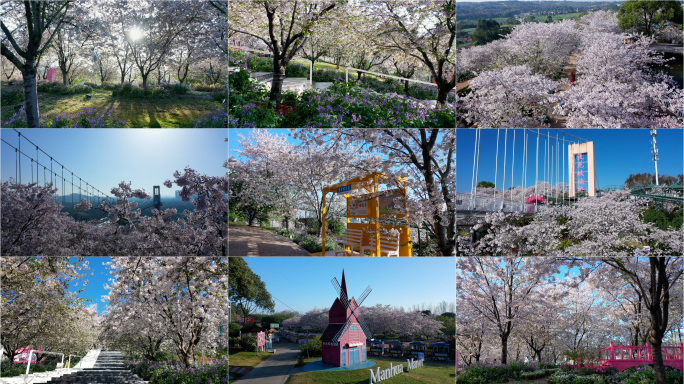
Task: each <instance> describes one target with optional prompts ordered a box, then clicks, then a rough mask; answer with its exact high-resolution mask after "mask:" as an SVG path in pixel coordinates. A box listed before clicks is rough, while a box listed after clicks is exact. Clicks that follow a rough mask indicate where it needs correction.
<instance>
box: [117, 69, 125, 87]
mask: <svg viewBox="0 0 684 384" xmlns="http://www.w3.org/2000/svg"><path fill="white" fill-rule="evenodd" d="M125 82H126V71H125V70H124V71H121V83H119V84H123V83H125Z"/></svg>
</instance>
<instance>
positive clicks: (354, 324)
mask: <svg viewBox="0 0 684 384" xmlns="http://www.w3.org/2000/svg"><path fill="white" fill-rule="evenodd" d="M332 284H333V287H335V289H336V290H337V292H338V293H339V295H340V297H339V298H336V299H335V302H334V303H333V305H332V307H330V311H329V312H328V327H327V328H325V331H324V332H323V336H321V342H322V344H323V361H322V363H323V364H327V365H333V366H336V367H344V366H347V365H351V364H356V363H362V362H365V361H366V340H367V339H368V338H370V337H371V333H370V331H369V330H368V327H367V326H366V324H365V323H364V322H363V321H361V319H360V318H359V316H360V309H359V307H360V306H361V304H362V303H363V301H364V300H365V299H366V297H368V295H369V294H370V293H371V291H372V289H371V287H370V286H368V287H367V288H366V290H365V291H363V293H362V294H361V296H360V297H359V300H358V301H357V300H356V299H355V298H353V297H352V298H351V300H349V299H348V296H347V283H346V282H345V279H344V270H342V284H341V285H340V283H339V282H338V281H337V278H335V277H333V279H332Z"/></svg>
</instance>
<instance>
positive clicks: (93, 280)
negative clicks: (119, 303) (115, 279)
mask: <svg viewBox="0 0 684 384" xmlns="http://www.w3.org/2000/svg"><path fill="white" fill-rule="evenodd" d="M85 259H86V260H87V261H88V266H89V267H90V269H91V271H90V273H91V274H92V275H86V276H84V277H83V278H81V279H79V280H76V281H72V282H71V285H70V287H69V290H70V291H71V292H76V291H78V290H79V289H82V288H83V284H84V282H85V280H88V285H87V286H86V287H85V289H84V290H83V292H81V293H79V295H78V296H79V297H81V298H84V299H90V300H91V301H90V302H89V303H87V304H86V305H87V306H90V305H91V304H97V311H98V313H100V314H102V312H103V311H104V309H105V307H106V306H107V303H106V302H102V296H103V295H107V294H109V291H108V290H106V289H104V285H105V284H107V283H108V282H109V278H110V277H112V276H111V275H110V274H109V268H108V267H107V266H105V265H102V263H106V262H109V261H111V260H112V258H111V257H86V258H85ZM70 260H71V262H72V263H76V260H77V258H76V257H71V258H70ZM75 284H76V285H75Z"/></svg>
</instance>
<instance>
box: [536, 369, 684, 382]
mask: <svg viewBox="0 0 684 384" xmlns="http://www.w3.org/2000/svg"><path fill="white" fill-rule="evenodd" d="M665 378H666V379H667V383H668V384H680V383H682V379H683V378H684V376H682V372H680V371H678V370H676V369H674V368H670V367H665ZM548 382H549V384H650V383H655V373H654V372H653V367H651V366H649V365H641V366H637V367H632V368H629V369H626V370H624V371H622V372H617V370H616V369H614V368H610V367H609V368H606V367H598V368H586V367H584V368H579V369H578V368H572V367H570V368H563V369H561V370H559V371H558V372H556V373H554V374H553V375H552V376H551V377H549V380H548Z"/></svg>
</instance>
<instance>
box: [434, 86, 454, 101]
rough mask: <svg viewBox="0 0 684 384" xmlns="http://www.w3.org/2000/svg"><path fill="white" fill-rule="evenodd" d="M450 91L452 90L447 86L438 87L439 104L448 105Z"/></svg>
mask: <svg viewBox="0 0 684 384" xmlns="http://www.w3.org/2000/svg"><path fill="white" fill-rule="evenodd" d="M450 90H451V88H449V87H448V86H447V85H443V86H442V85H439V86H437V103H439V104H446V100H447V96H448V95H449V91H450Z"/></svg>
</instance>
